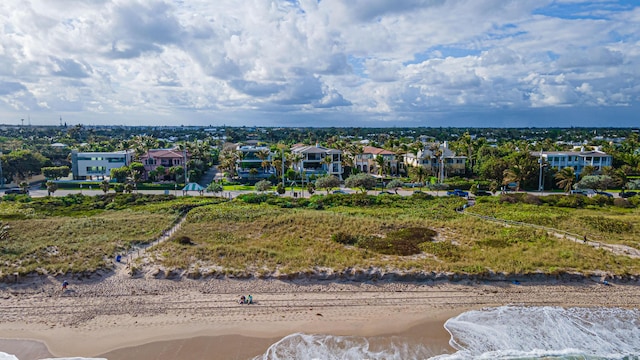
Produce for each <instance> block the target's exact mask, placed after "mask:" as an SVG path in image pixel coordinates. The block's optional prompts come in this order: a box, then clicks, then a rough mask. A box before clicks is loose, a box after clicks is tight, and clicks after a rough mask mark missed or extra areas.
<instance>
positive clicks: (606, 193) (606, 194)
mask: <svg viewBox="0 0 640 360" xmlns="http://www.w3.org/2000/svg"><path fill="white" fill-rule="evenodd" d="M596 195H602V196H606V197H610V198H612V197H613V194H611V193H608V192H606V191H596Z"/></svg>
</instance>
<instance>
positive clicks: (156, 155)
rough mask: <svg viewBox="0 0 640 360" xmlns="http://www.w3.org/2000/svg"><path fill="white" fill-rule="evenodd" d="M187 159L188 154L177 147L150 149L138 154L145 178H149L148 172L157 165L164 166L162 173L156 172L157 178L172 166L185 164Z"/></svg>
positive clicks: (167, 171)
mask: <svg viewBox="0 0 640 360" xmlns="http://www.w3.org/2000/svg"><path fill="white" fill-rule="evenodd" d="M187 161H189V154H188V153H187V152H186V151H182V150H179V149H178V148H172V149H151V150H148V151H147V152H146V153H145V154H144V155H142V156H140V162H141V163H142V165H144V171H145V175H144V177H145V179H148V178H149V172H150V171H153V170H155V169H156V168H158V167H159V166H162V167H164V174H158V176H159V178H161V179H162V178H163V177H164V175H166V174H168V173H169V169H170V168H172V167H174V166H180V167H183V168H184V166H185V164H186V162H187Z"/></svg>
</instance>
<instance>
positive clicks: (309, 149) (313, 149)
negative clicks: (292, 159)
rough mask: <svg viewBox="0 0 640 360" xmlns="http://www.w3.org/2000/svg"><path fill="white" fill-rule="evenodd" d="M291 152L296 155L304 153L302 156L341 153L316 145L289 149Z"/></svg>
mask: <svg viewBox="0 0 640 360" xmlns="http://www.w3.org/2000/svg"><path fill="white" fill-rule="evenodd" d="M291 151H292V152H297V153H304V154H340V153H342V151H340V150H336V149H329V148H326V147H324V146H319V145H316V146H310V145H304V146H298V147H293V148H291Z"/></svg>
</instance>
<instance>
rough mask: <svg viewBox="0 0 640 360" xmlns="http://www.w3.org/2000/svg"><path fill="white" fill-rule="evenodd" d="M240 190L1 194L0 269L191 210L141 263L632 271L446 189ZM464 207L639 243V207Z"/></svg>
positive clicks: (87, 261) (212, 268)
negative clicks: (428, 192) (435, 194)
mask: <svg viewBox="0 0 640 360" xmlns="http://www.w3.org/2000/svg"><path fill="white" fill-rule="evenodd" d="M245 200H246V201H244V200H240V199H237V200H234V201H226V200H225V199H219V198H211V197H202V198H201V197H184V198H173V197H165V198H162V197H160V198H156V197H144V196H124V195H123V197H118V196H115V195H114V196H113V197H106V198H101V197H95V198H89V197H82V198H77V196H76V197H72V198H68V199H59V200H55V199H45V200H39V199H34V200H33V201H32V202H30V203H19V202H10V201H4V202H1V203H0V220H2V221H3V222H5V223H7V224H8V225H9V226H10V229H9V234H10V237H9V239H8V240H5V241H3V242H2V243H0V272H1V275H2V276H6V275H7V274H12V273H15V272H18V273H20V274H27V273H33V272H39V273H53V274H61V273H68V272H76V273H82V272H86V271H95V270H97V269H101V268H108V267H109V266H110V259H111V258H112V257H113V256H115V254H116V253H119V252H122V251H125V250H127V249H130V248H131V246H133V245H134V244H137V243H145V242H148V241H151V240H153V239H155V238H156V237H157V236H158V235H160V234H161V233H162V231H163V230H165V229H166V228H168V227H169V226H171V224H172V223H173V222H174V221H175V219H176V218H177V217H178V216H179V215H180V214H181V213H182V212H184V211H187V210H189V209H190V211H189V213H188V216H187V221H186V222H185V223H184V224H183V226H182V228H181V230H180V231H178V232H177V233H176V234H175V235H174V239H175V241H168V242H165V243H163V244H161V245H158V246H155V247H153V248H150V249H149V255H150V259H151V261H152V263H155V264H158V265H161V266H163V267H165V268H167V269H168V270H173V269H183V270H188V271H190V272H200V273H211V272H215V273H217V274H227V275H239V276H248V275H251V274H255V275H258V276H270V275H278V274H295V273H309V272H319V271H328V272H331V271H334V272H343V271H344V272H350V271H354V269H357V270H359V271H368V270H372V271H375V270H376V269H380V270H382V271H395V272H427V273H429V272H454V273H470V274H480V275H482V274H488V273H490V272H497V273H517V274H526V273H538V272H540V273H546V274H558V273H562V272H582V273H586V274H589V273H592V272H596V271H605V272H608V273H612V274H619V275H625V274H634V275H637V274H640V262H639V261H637V260H634V259H630V258H628V257H625V256H616V255H613V254H612V253H610V252H607V251H605V250H602V249H595V248H593V247H591V246H589V245H586V244H581V243H575V242H572V241H568V240H566V239H561V238H556V237H555V236H551V235H548V234H547V233H546V232H545V231H543V230H539V229H534V228H527V227H519V226H513V227H504V226H501V225H498V224H496V223H493V222H489V221H486V220H483V219H479V218H476V217H473V216H468V215H461V214H459V213H457V212H456V211H455V209H456V208H459V207H460V206H461V205H462V204H464V202H465V200H463V199H460V198H456V197H442V198H432V197H428V196H411V197H399V196H379V197H376V196H369V195H364V194H357V195H340V196H337V195H329V196H325V195H322V196H314V197H312V198H311V199H283V198H278V197H269V196H266V195H265V196H257V195H254V196H248V197H246V199H245ZM248 202H251V203H248ZM472 211H475V212H479V213H483V214H486V215H491V216H496V217H500V218H505V219H512V220H518V221H525V222H531V223H536V224H540V225H546V226H553V227H557V228H560V229H564V230H567V231H575V232H578V231H582V232H584V229H589V231H590V232H591V236H593V237H594V238H595V237H598V240H599V241H603V242H609V243H624V244H627V245H629V246H635V247H637V246H638V244H637V240H636V239H638V226H639V225H640V224H639V222H640V213H639V211H638V210H635V209H621V208H617V207H613V206H606V205H605V206H602V207H599V208H598V207H590V208H583V209H570V208H559V207H554V206H550V205H533V204H521V203H516V204H511V203H499V202H498V200H497V199H488V200H481V201H479V202H478V204H477V205H476V206H474V207H473V208H472ZM582 232H578V233H582ZM340 238H342V239H344V240H345V241H337V240H339V239H340ZM594 240H595V239H594Z"/></svg>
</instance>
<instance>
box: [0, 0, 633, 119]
mask: <svg viewBox="0 0 640 360" xmlns="http://www.w3.org/2000/svg"><path fill="white" fill-rule="evenodd" d="M639 80H640V5H639V4H638V1H635V0H634V1H632V0H625V1H608V0H601V1H580V0H561V1H545V0H457V1H450V0H397V1H390V0H350V1H343V0H322V1H317V0H299V1H284V0H272V1H267V0H216V1H210V0H190V1H179V0H173V1H169V0H166V1H135V0H56V1H50V0H30V1H25V2H18V1H4V2H1V3H0V123H5V124H19V123H20V119H25V122H26V121H29V119H30V121H31V123H32V124H49V125H55V124H58V122H59V119H60V117H62V119H63V121H65V122H67V123H68V124H78V123H82V124H98V125H109V124H117V125H121V124H124V125H214V126H216V125H223V124H225V125H232V126H241V125H261V126H360V127H365V126H433V127H440V126H460V127H485V126H502V127H504V126H509V127H531V126H533V127H563V126H616V127H629V126H636V127H637V126H639V125H640V121H639V120H638V116H637V114H638V113H640V112H639V110H640V109H639V106H638V104H639V102H640V101H639V100H640V81H639Z"/></svg>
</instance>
